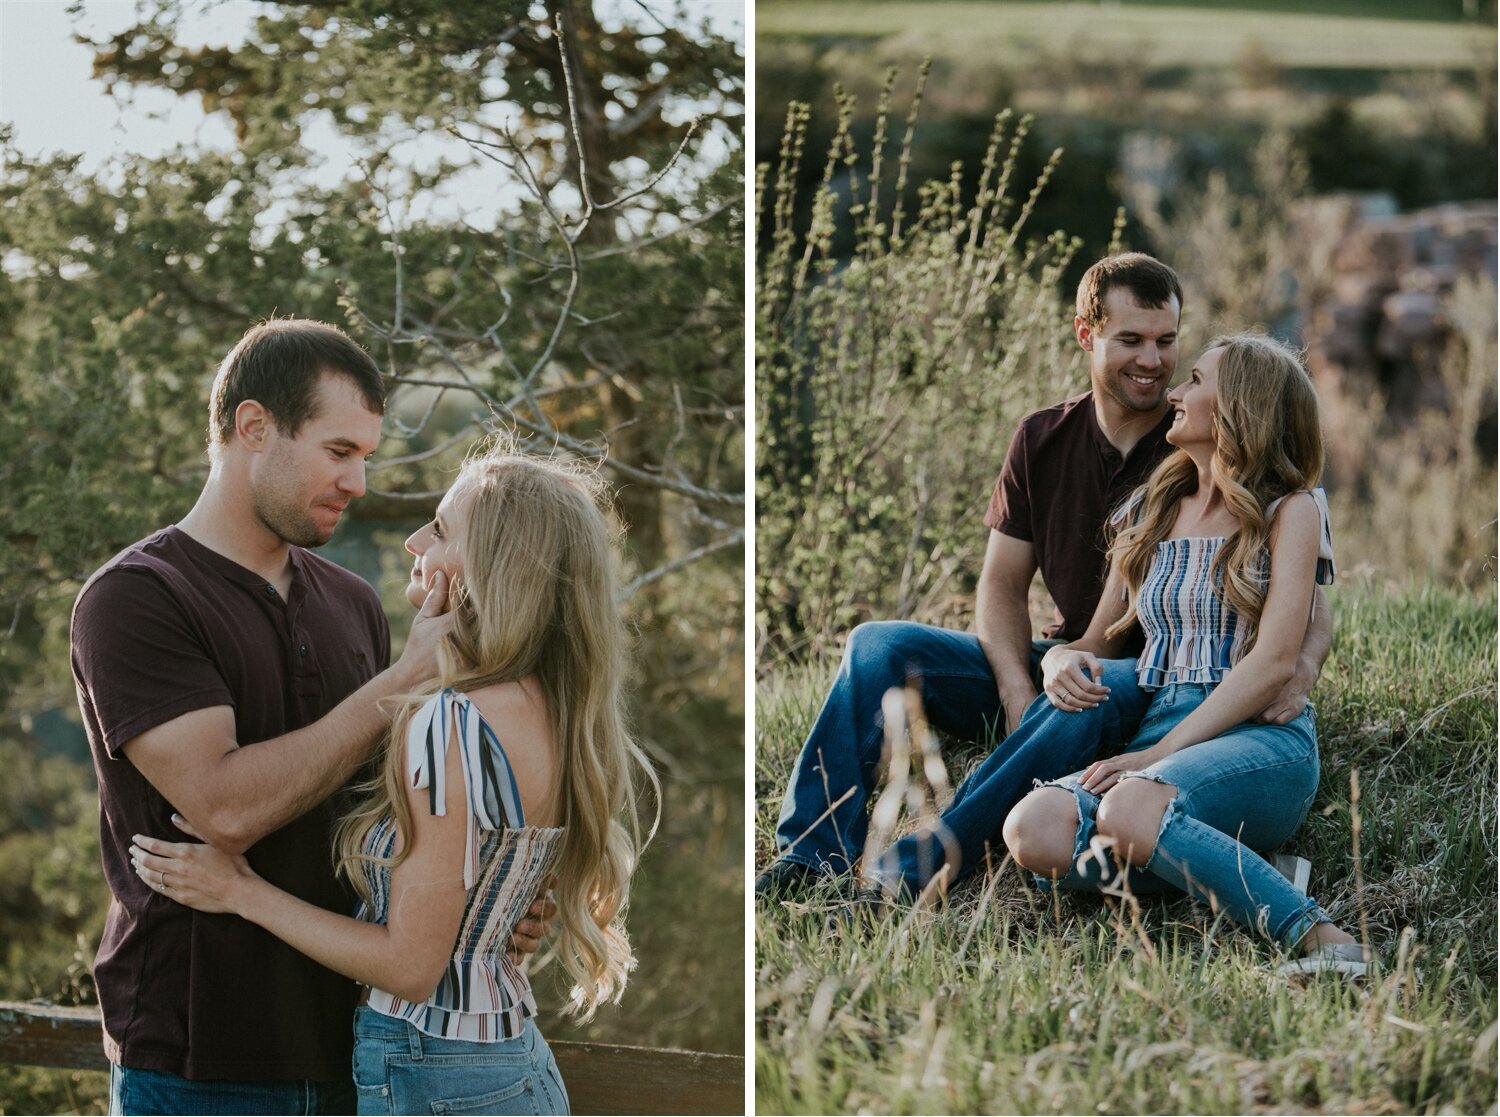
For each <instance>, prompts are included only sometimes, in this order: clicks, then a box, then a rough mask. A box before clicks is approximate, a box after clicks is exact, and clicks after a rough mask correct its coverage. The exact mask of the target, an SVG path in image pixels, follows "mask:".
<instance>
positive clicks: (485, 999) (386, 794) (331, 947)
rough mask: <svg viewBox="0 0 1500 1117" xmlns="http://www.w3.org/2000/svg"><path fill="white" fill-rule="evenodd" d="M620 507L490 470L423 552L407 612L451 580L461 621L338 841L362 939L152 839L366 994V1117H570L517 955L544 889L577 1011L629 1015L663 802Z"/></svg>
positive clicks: (498, 456) (196, 903) (203, 881)
mask: <svg viewBox="0 0 1500 1117" xmlns="http://www.w3.org/2000/svg"><path fill="white" fill-rule="evenodd" d="M601 496H602V493H601V487H600V485H599V483H598V481H597V478H596V477H594V475H592V474H591V473H589V472H588V471H585V470H583V469H581V468H579V467H576V466H573V465H570V464H567V463H564V462H560V461H555V460H550V459H540V458H535V457H531V456H528V455H524V454H514V453H499V452H492V453H488V454H485V455H484V456H482V457H478V458H475V459H473V460H471V461H470V462H469V463H468V464H467V465H466V466H465V467H464V469H463V471H462V473H461V474H460V475H459V477H458V480H457V481H456V482H455V484H454V485H453V487H452V488H451V489H450V490H449V491H448V493H447V495H446V496H445V497H444V498H443V500H442V502H441V503H440V504H439V506H438V510H437V514H436V516H435V517H434V519H433V520H432V521H431V522H430V523H428V524H426V525H424V526H423V527H422V528H420V529H419V530H418V531H416V532H415V533H414V534H413V535H412V536H411V537H410V538H409V539H408V540H407V541H406V547H407V549H408V550H409V551H411V552H412V554H413V555H414V556H415V561H414V563H413V566H412V572H411V581H410V584H409V586H408V588H407V596H408V599H409V600H411V601H412V602H413V603H420V602H421V600H422V599H423V598H424V597H425V596H426V594H427V592H428V590H429V588H430V587H431V586H432V585H433V584H434V582H435V581H438V580H440V579H442V578H446V580H447V584H448V586H449V587H450V589H449V600H450V603H451V609H452V612H453V614H454V623H453V628H452V632H451V634H450V636H449V638H448V641H447V644H446V645H445V647H444V649H443V652H442V654H441V656H440V667H439V676H438V678H436V679H434V680H432V682H431V683H429V684H428V685H427V686H425V687H423V688H421V689H420V690H419V691H418V692H417V693H414V694H411V695H408V696H406V697H405V698H404V699H402V700H400V701H401V704H400V707H399V709H398V710H397V711H396V713H395V716H394V718H393V720H392V726H391V733H390V736H389V738H388V739H387V744H386V746H385V748H384V753H383V756H382V757H381V759H380V762H379V772H378V774H377V775H376V777H375V778H374V779H373V780H372V781H371V782H370V783H368V784H366V785H364V786H363V787H362V788H360V789H359V790H360V791H361V792H362V795H361V798H360V802H359V804H358V806H356V807H355V808H354V809H353V810H352V811H351V812H350V813H349V814H347V815H346V816H345V817H344V818H343V819H342V821H341V823H340V824H339V826H338V828H337V831H336V833H335V835H334V843H335V854H336V857H337V859H338V864H339V869H340V872H341V873H342V874H343V875H345V876H346V877H347V878H348V880H349V881H350V883H351V885H352V886H353V888H354V890H355V891H356V892H357V893H358V895H359V898H360V901H361V902H360V905H359V909H358V911H357V913H356V915H355V917H353V918H350V917H345V916H341V915H336V914H334V913H331V912H328V911H325V910H323V909H321V908H318V907H315V906H313V905H310V904H307V903H305V902H303V901H301V900H299V899H297V898H295V897H293V896H291V895H289V894H287V893H285V892H282V891H280V890H278V889H276V888H274V887H273V886H271V885H269V884H267V883H266V882H265V881H264V880H262V879H261V878H259V877H258V876H256V875H255V874H254V873H253V871H251V869H250V868H249V866H248V865H247V864H246V863H245V860H244V859H243V858H242V857H230V856H229V855H227V854H224V853H222V852H219V851H217V850H214V849H213V848H212V847H209V846H204V845H194V844H185V843H177V844H174V843H169V842H162V841H156V840H153V839H149V838H138V839H137V843H136V846H137V848H136V849H134V850H133V851H132V852H133V856H134V857H135V860H136V865H137V871H138V872H140V873H141V874H142V875H143V876H144V875H146V874H150V875H151V878H152V879H155V878H156V876H157V874H161V873H165V874H167V875H169V876H170V879H171V882H172V892H171V897H172V899H174V900H177V901H178V902H181V903H184V904H187V905H188V906H190V907H194V908H197V909H199V910H201V911H229V912H234V913H235V914H238V915H240V916H242V917H243V918H245V919H248V920H251V921H252V922H255V923H258V924H260V925H261V926H263V927H265V928H266V929H267V930H269V931H271V932H272V933H273V934H275V935H277V936H278V937H280V938H282V939H284V940H285V941H286V942H288V943H290V944H291V945H292V946H294V947H296V948H297V949H298V950H300V951H302V952H303V953H305V954H307V955H309V956H310V957H312V958H314V959H315V960H317V961H318V962H321V963H322V964H323V965H325V966H328V967H329V968H330V969H334V970H337V971H339V972H340V973H343V974H346V975H348V976H350V977H352V978H354V979H355V980H357V981H359V982H361V983H363V984H364V985H365V986H367V990H366V992H365V994H364V996H363V999H362V1005H361V1007H360V1009H359V1010H358V1013H357V1014H356V1018H355V1052H354V1078H355V1086H356V1087H357V1089H358V1093H359V1112H360V1113H410V1112H419V1111H420V1112H432V1111H433V1110H432V1106H433V1105H434V1103H446V1105H447V1106H448V1107H449V1108H450V1109H452V1110H459V1111H462V1112H473V1113H480V1112H516V1111H518V1110H517V1109H516V1108H515V1107H516V1106H517V1105H529V1106H533V1107H534V1108H531V1109H528V1110H527V1111H528V1112H542V1113H562V1112H566V1111H567V1094H566V1091H565V1090H564V1088H563V1085H562V1082H561V1078H560V1076H559V1075H558V1072H557V1066H556V1063H555V1061H554V1060H553V1058H552V1055H551V1052H550V1051H549V1050H548V1048H547V1045H546V1041H545V1040H543V1039H542V1038H541V1036H540V1034H539V1033H538V1032H537V1029H536V1025H535V1023H534V1021H533V1019H532V1018H533V1017H534V1015H535V1013H536V1002H535V1000H534V999H533V997H532V993H531V989H530V986H529V983H528V981H527V978H526V976H525V974H524V973H522V972H521V970H520V969H519V968H518V967H517V965H516V964H515V962H514V961H513V960H512V959H511V958H510V957H509V955H508V953H507V945H508V941H509V936H510V931H511V928H512V926H513V925H514V924H515V923H516V922H517V921H518V919H520V918H521V916H522V915H523V914H524V913H525V911H526V909H527V907H528V906H529V905H530V904H531V902H532V900H533V898H534V897H535V896H536V895H537V894H538V892H539V891H544V890H545V889H546V887H547V884H548V882H549V880H552V879H553V878H555V884H554V895H555V897H556V902H557V909H558V912H557V923H558V926H559V935H558V942H557V947H556V949H557V953H558V955H559V956H560V957H561V959H562V962H563V965H564V966H565V967H566V968H567V971H568V973H569V975H570V976H571V977H572V979H573V982H574V989H573V994H572V1000H571V1003H570V1005H569V1007H568V1010H567V1011H570V1012H574V1013H577V1014H579V1015H580V1016H581V1017H582V1018H584V1019H587V1018H589V1017H590V1016H591V1015H592V1014H593V1012H594V1010H595V1009H596V1008H597V1007H598V1006H599V1005H600V1004H602V1003H604V1002H605V1001H613V1000H617V999H618V998H619V996H620V994H621V992H622V991H623V990H624V987H625V982H626V978H627V976H628V974H629V972H630V969H631V968H632V966H633V965H634V958H633V956H632V954H631V950H630V944H629V941H628V939H627V937H626V934H625V930H624V926H623V913H624V909H625V904H626V900H627V898H628V895H629V886H630V877H631V874H632V872H633V870H634V868H635V863H636V858H637V855H638V854H639V851H640V848H641V846H642V844H643V843H642V835H641V827H640V824H639V816H638V810H637V802H636V800H637V789H638V787H639V785H640V782H641V781H642V780H645V781H647V782H649V783H651V785H652V786H653V788H654V787H655V784H656V780H655V776H654V774H653V773H652V771H651V768H650V766H649V764H648V763H647V761H646V759H645V757H644V755H643V754H642V752H641V751H640V749H639V748H638V747H637V746H636V745H635V743H634V742H633V741H632V740H631V737H630V734H629V731H628V729H627V727H626V723H625V718H624V714H623V701H622V687H623V683H624V676H625V670H626V661H625V649H626V639H625V632H624V626H623V622H622V620H621V618H620V615H619V611H618V609H617V607H616V604H615V600H614V594H615V589H616V577H615V565H614V559H613V552H612V547H611V539H610V532H609V529H608V527H607V519H606V517H605V515H604V513H603V512H602V511H601ZM522 1095H529V1096H522ZM443 1111H448V1110H443Z"/></svg>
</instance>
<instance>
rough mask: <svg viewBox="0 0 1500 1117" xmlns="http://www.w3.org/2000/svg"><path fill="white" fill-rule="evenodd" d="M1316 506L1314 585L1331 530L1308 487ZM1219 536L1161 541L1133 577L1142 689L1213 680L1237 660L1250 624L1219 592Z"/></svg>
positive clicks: (1326, 564)
mask: <svg viewBox="0 0 1500 1117" xmlns="http://www.w3.org/2000/svg"><path fill="white" fill-rule="evenodd" d="M1310 495H1311V496H1312V498H1313V501H1314V503H1316V504H1317V506H1318V516H1319V519H1320V521H1321V532H1320V534H1319V541H1318V560H1317V569H1316V572H1315V574H1314V577H1313V580H1314V581H1315V582H1316V583H1317V584H1318V585H1320V586H1327V585H1332V584H1333V578H1334V574H1335V573H1336V570H1335V567H1334V561H1333V530H1332V528H1331V526H1330V524H1329V516H1328V497H1327V495H1326V494H1325V493H1324V492H1323V490H1322V489H1313V490H1311V491H1310ZM1143 496H1144V489H1139V490H1137V491H1136V493H1135V494H1134V495H1133V496H1132V497H1131V499H1130V500H1129V501H1128V502H1126V504H1125V505H1124V506H1123V507H1122V508H1121V509H1120V510H1119V511H1118V512H1116V513H1115V515H1114V516H1113V517H1111V523H1112V524H1113V525H1115V526H1116V527H1118V526H1119V525H1120V524H1121V523H1123V522H1124V521H1125V520H1126V519H1127V518H1129V517H1131V516H1132V515H1134V514H1135V513H1136V512H1137V511H1138V510H1139V508H1140V504H1141V500H1142V497H1143ZM1284 499H1285V497H1281V498H1278V499H1276V500H1273V501H1272V502H1271V503H1270V504H1269V505H1267V506H1266V519H1267V520H1270V519H1271V518H1272V517H1274V516H1275V514H1276V509H1277V507H1278V506H1279V505H1280V504H1281V501H1282V500H1284ZM1227 538H1228V537H1227V536H1222V535H1219V536H1191V537H1187V538H1182V539H1163V540H1162V541H1161V542H1160V543H1158V544H1157V545H1156V554H1155V555H1153V556H1152V559H1151V567H1150V569H1149V570H1147V571H1146V577H1145V578H1144V579H1143V580H1142V582H1141V590H1140V595H1139V598H1138V600H1137V603H1136V612H1137V614H1138V616H1139V618H1140V624H1141V631H1142V632H1143V633H1144V634H1145V637H1146V646H1145V648H1144V649H1143V650H1142V651H1141V655H1140V658H1139V659H1138V660H1137V661H1136V675H1137V677H1138V678H1139V680H1140V684H1141V687H1142V689H1144V690H1156V689H1158V688H1159V687H1164V686H1168V685H1169V684H1172V683H1203V684H1207V685H1210V686H1212V685H1214V684H1216V683H1218V682H1219V681H1220V680H1221V679H1222V678H1223V677H1224V673H1225V672H1226V671H1228V670H1229V669H1230V668H1231V667H1233V666H1234V665H1235V664H1236V663H1238V662H1239V661H1240V660H1241V659H1243V658H1244V656H1245V653H1246V652H1248V651H1249V650H1250V649H1249V646H1248V645H1249V637H1250V626H1249V625H1246V624H1244V623H1243V619H1242V618H1241V617H1240V615H1239V614H1238V613H1236V612H1235V611H1234V610H1232V609H1230V608H1229V607H1228V606H1227V605H1226V604H1225V603H1224V599H1223V598H1222V597H1221V596H1220V595H1221V593H1222V590H1223V578H1222V577H1221V576H1220V575H1219V573H1218V572H1217V571H1215V570H1214V568H1213V567H1214V558H1215V556H1217V555H1218V553H1219V551H1220V549H1221V548H1222V547H1223V546H1224V543H1225V540H1226V539H1227ZM1270 566H1271V556H1270V554H1269V552H1265V551H1263V552H1262V555H1261V568H1260V577H1261V580H1262V582H1265V581H1267V580H1268V579H1269V577H1270Z"/></svg>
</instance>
